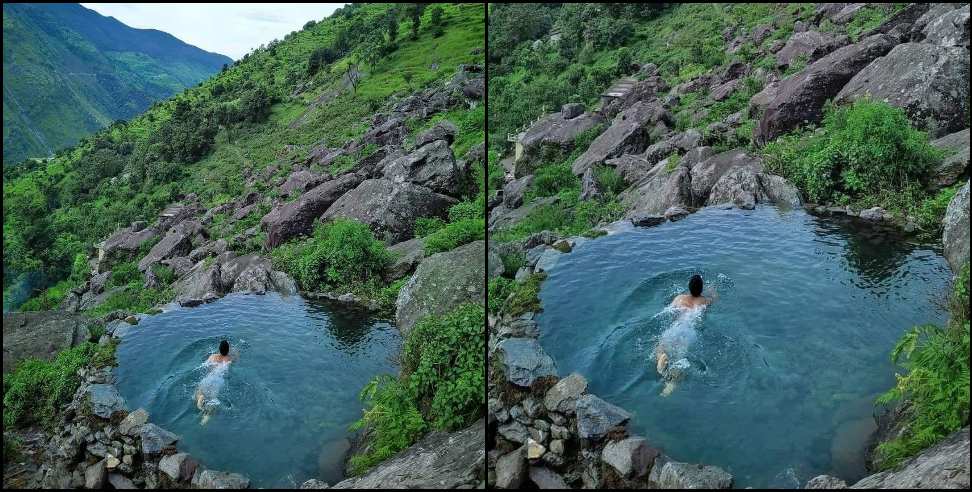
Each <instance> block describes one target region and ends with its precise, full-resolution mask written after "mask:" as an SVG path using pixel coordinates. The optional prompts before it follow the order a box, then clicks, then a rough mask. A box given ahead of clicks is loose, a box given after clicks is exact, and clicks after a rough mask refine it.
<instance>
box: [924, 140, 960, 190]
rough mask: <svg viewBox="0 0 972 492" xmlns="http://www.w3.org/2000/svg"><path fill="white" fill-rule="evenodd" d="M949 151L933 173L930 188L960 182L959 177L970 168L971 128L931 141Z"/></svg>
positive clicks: (935, 188)
mask: <svg viewBox="0 0 972 492" xmlns="http://www.w3.org/2000/svg"><path fill="white" fill-rule="evenodd" d="M931 144H932V145H934V146H935V147H937V148H939V149H942V150H944V151H945V152H947V155H946V156H945V158H944V159H943V160H942V163H941V164H939V165H938V166H937V167H936V168H935V169H934V170H933V171H932V174H931V179H930V180H929V181H930V183H929V185H930V189H931V190H937V189H939V188H944V187H946V186H951V185H953V184H955V183H956V182H958V179H959V177H961V176H962V175H963V174H967V173H968V170H969V129H968V128H966V129H965V130H962V131H960V132H955V133H952V134H950V135H946V136H944V137H942V138H939V139H938V140H935V141H933V142H932V143H931Z"/></svg>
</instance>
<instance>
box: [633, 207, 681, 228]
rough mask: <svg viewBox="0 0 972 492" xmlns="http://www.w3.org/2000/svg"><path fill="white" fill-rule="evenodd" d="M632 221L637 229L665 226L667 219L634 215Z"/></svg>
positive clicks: (661, 216) (659, 216)
mask: <svg viewBox="0 0 972 492" xmlns="http://www.w3.org/2000/svg"><path fill="white" fill-rule="evenodd" d="M669 208H672V207H669ZM630 220H631V224H632V225H634V226H635V227H654V226H656V225H660V224H664V223H665V220H666V219H665V216H664V215H634V216H632V217H631V219H630Z"/></svg>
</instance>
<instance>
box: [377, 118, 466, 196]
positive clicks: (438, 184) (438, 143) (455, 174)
mask: <svg viewBox="0 0 972 492" xmlns="http://www.w3.org/2000/svg"><path fill="white" fill-rule="evenodd" d="M433 130H434V129H433ZM430 131H431V130H430ZM382 173H383V175H384V177H385V179H388V180H390V181H392V182H393V183H396V184H399V183H406V182H407V183H414V184H417V185H421V186H424V187H426V188H428V189H430V190H432V191H434V192H436V193H442V194H444V195H449V196H458V195H459V194H460V192H461V191H462V186H463V184H464V179H465V173H464V171H463V170H462V169H459V166H458V165H457V163H456V159H455V156H453V154H452V148H451V147H449V142H448V141H447V140H444V139H439V140H434V141H432V142H429V143H427V144H425V145H423V146H422V147H419V148H418V149H416V150H415V151H413V152H412V153H410V154H408V155H406V156H403V157H399V158H398V159H395V160H393V161H392V162H390V163H388V164H387V165H386V166H385V168H384V169H383V170H382Z"/></svg>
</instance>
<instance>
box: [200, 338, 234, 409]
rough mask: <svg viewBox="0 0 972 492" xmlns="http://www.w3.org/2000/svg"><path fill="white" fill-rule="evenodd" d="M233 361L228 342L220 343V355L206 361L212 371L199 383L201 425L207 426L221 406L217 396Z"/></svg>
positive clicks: (213, 355)
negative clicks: (210, 418)
mask: <svg viewBox="0 0 972 492" xmlns="http://www.w3.org/2000/svg"><path fill="white" fill-rule="evenodd" d="M233 359H234V358H233V356H231V355H230V353H229V342H227V341H226V340H223V341H221V342H219V353H218V354H211V355H210V356H209V357H208V358H207V359H206V362H205V364H206V365H207V366H209V368H210V370H209V373H208V374H206V377H204V378H203V379H202V381H200V382H199V387H197V388H196V395H195V400H196V408H198V409H199V411H200V412H202V421H200V423H199V424H200V425H206V422H208V421H209V417H210V416H212V414H213V411H214V410H215V409H216V407H217V406H219V404H220V402H219V398H217V396H216V395H218V394H219V390H220V388H222V386H223V381H224V375H225V374H226V370H227V369H228V368H229V365H230V363H232V362H233Z"/></svg>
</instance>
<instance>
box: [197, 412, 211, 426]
mask: <svg viewBox="0 0 972 492" xmlns="http://www.w3.org/2000/svg"><path fill="white" fill-rule="evenodd" d="M206 422H209V414H208V413H204V414H203V416H202V420H200V421H199V425H206Z"/></svg>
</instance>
